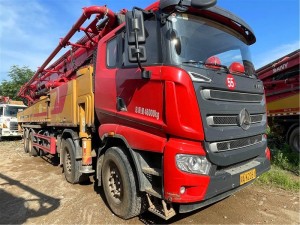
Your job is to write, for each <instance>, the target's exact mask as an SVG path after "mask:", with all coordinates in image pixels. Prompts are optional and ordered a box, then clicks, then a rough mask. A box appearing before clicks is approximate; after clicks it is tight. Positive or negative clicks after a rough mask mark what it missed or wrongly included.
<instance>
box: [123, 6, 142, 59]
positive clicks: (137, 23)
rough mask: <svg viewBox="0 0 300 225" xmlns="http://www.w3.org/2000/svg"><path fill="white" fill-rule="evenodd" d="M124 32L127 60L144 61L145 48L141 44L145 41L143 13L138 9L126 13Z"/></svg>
mask: <svg viewBox="0 0 300 225" xmlns="http://www.w3.org/2000/svg"><path fill="white" fill-rule="evenodd" d="M126 34H127V40H128V46H129V49H128V54H129V55H128V58H129V62H145V61H146V60H147V57H146V48H145V46H143V45H141V44H144V43H145V42H146V32H145V25H144V15H143V12H142V11H140V10H136V9H133V11H128V12H127V13H126Z"/></svg>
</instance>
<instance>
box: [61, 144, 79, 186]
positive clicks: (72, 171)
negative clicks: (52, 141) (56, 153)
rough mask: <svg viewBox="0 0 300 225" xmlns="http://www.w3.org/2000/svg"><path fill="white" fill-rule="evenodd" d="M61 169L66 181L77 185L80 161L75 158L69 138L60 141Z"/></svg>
mask: <svg viewBox="0 0 300 225" xmlns="http://www.w3.org/2000/svg"><path fill="white" fill-rule="evenodd" d="M62 151H63V169H64V174H65V178H66V180H67V181H68V182H69V183H71V184H77V183H78V182H79V178H80V172H79V169H80V161H77V160H76V158H75V145H74V143H73V141H72V139H71V138H67V139H63V140H62Z"/></svg>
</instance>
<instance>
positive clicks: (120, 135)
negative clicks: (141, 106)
mask: <svg viewBox="0 0 300 225" xmlns="http://www.w3.org/2000/svg"><path fill="white" fill-rule="evenodd" d="M99 136H100V138H101V140H102V141H103V143H104V146H103V147H102V148H101V149H99V151H98V160H97V179H98V186H101V169H102V162H103V156H104V152H105V150H107V149H108V148H109V147H110V146H111V145H110V143H109V140H113V143H120V142H121V143H123V144H124V145H125V146H126V148H127V149H128V153H129V155H130V157H131V159H132V161H133V164H134V165H133V166H134V167H135V171H136V174H137V179H138V184H139V190H140V191H145V183H144V179H143V176H144V175H143V172H142V168H141V163H140V161H139V153H138V151H135V150H134V149H137V150H146V149H147V150H151V151H153V152H160V153H162V152H163V150H164V146H165V143H166V138H163V137H159V136H156V135H153V134H150V133H146V132H143V131H140V130H137V129H134V128H130V127H125V126H120V125H118V124H104V125H101V126H100V127H99ZM144 140H147V142H146V141H144Z"/></svg>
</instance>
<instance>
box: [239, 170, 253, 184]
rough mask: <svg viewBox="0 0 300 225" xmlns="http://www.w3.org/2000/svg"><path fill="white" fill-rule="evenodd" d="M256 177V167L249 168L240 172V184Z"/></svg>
mask: <svg viewBox="0 0 300 225" xmlns="http://www.w3.org/2000/svg"><path fill="white" fill-rule="evenodd" d="M255 178H256V169H252V170H249V171H247V172H245V173H242V174H240V185H242V184H245V183H247V182H249V181H250V180H254V179H255Z"/></svg>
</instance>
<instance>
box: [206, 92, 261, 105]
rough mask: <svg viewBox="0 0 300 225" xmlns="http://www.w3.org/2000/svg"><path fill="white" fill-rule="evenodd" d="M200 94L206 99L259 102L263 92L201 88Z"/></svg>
mask: <svg viewBox="0 0 300 225" xmlns="http://www.w3.org/2000/svg"><path fill="white" fill-rule="evenodd" d="M201 92H202V95H203V97H204V98H205V99H207V100H210V99H212V100H219V101H229V102H261V101H262V100H263V94H251V93H242V92H232V91H220V90H210V89H205V90H202V91H201Z"/></svg>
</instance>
